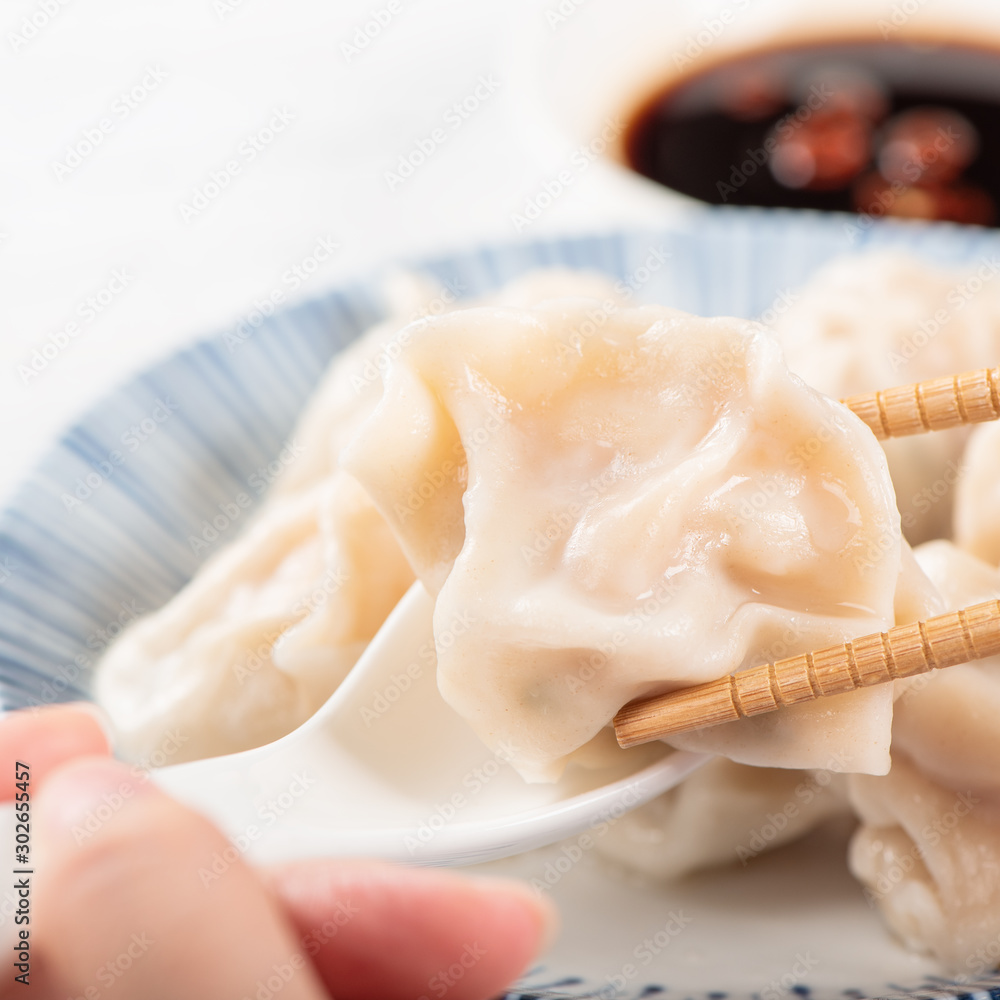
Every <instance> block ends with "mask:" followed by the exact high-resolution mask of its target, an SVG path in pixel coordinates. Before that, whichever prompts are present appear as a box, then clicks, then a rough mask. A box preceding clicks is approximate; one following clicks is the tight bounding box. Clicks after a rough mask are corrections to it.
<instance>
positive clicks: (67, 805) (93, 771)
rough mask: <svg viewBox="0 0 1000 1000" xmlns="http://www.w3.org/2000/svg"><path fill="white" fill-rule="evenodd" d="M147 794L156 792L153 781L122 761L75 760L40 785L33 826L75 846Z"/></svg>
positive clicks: (54, 838)
mask: <svg viewBox="0 0 1000 1000" xmlns="http://www.w3.org/2000/svg"><path fill="white" fill-rule="evenodd" d="M150 793H153V794H156V789H155V786H154V785H153V783H152V782H151V781H147V780H146V779H145V777H144V776H143V775H137V774H134V773H133V771H132V770H131V769H130V768H129V767H127V766H126V765H125V764H120V763H118V762H117V761H114V760H108V759H105V758H85V759H83V760H80V761H75V762H73V763H72V764H67V765H65V766H64V767H61V768H60V769H59V770H58V771H57V772H56V773H55V774H53V775H52V777H51V778H49V780H48V781H46V782H45V784H44V785H43V786H42V789H41V791H40V792H39V794H38V800H37V802H36V803H35V815H36V817H37V820H38V824H37V829H38V831H39V833H40V835H41V836H43V837H45V838H47V839H48V838H51V839H53V840H58V841H63V842H65V841H66V840H72V841H73V842H74V843H75V844H77V845H78V846H79V845H81V844H83V843H85V842H86V841H88V840H90V839H91V838H92V837H94V836H96V835H98V834H99V833H100V832H101V830H102V829H103V828H104V827H105V826H106V825H107V824H108V823H110V822H112V821H113V820H114V819H115V817H116V816H118V815H119V814H120V813H121V812H122V811H123V810H125V809H128V807H129V806H130V805H131V804H132V803H133V802H134V801H135V800H136V799H138V798H140V797H142V796H145V795H149V794H150Z"/></svg>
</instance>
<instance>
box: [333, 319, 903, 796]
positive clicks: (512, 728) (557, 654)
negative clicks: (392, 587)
mask: <svg viewBox="0 0 1000 1000" xmlns="http://www.w3.org/2000/svg"><path fill="white" fill-rule="evenodd" d="M343 464H344V467H345V468H346V469H347V470H348V471H350V472H351V473H353V474H354V475H355V476H356V477H357V478H358V480H359V481H360V482H361V483H362V485H363V486H364V487H365V488H366V489H367V490H368V491H369V493H370V494H371V496H372V497H373V499H374V501H375V503H376V505H377V506H378V507H379V509H380V510H381V511H382V513H383V515H384V516H385V517H386V519H387V520H388V521H389V523H390V524H391V525H392V527H393V529H394V530H395V531H396V532H397V534H398V536H399V538H400V540H401V543H402V546H403V549H404V551H405V552H406V554H407V557H408V559H409V560H410V562H411V564H412V565H413V567H414V569H415V570H416V572H417V574H418V576H419V577H420V578H421V579H422V580H423V581H424V583H425V584H426V585H427V586H428V588H429V589H430V590H431V591H432V593H434V594H436V595H437V602H436V607H435V636H436V644H437V650H438V682H439V687H440V690H441V692H442V695H443V696H444V698H445V699H446V701H448V702H449V704H451V705H452V707H453V708H455V709H456V711H458V712H459V714H460V715H462V716H463V717H464V718H465V719H466V720H467V721H468V722H469V723H470V724H471V725H472V727H473V729H474V730H475V731H476V732H477V733H478V734H479V736H480V738H482V739H483V740H484V742H486V743H487V744H488V745H489V746H491V747H493V748H496V747H498V746H499V745H500V743H501V742H504V743H505V745H509V746H513V747H515V748H516V753H515V755H514V760H513V763H514V764H515V766H516V767H517V768H518V769H519V770H520V772H521V773H522V774H523V775H524V776H526V777H527V778H529V779H530V780H552V779H554V778H556V777H557V776H558V775H559V773H560V771H561V769H562V767H563V764H564V762H565V759H566V757H567V755H568V754H570V753H571V752H572V751H573V750H574V749H576V748H577V747H580V746H581V745H583V744H585V743H586V742H587V741H589V740H591V739H592V738H594V737H595V736H596V735H597V734H598V733H599V732H600V730H601V729H602V728H603V727H605V726H606V725H608V723H609V722H610V720H611V718H612V717H613V716H614V714H615V712H616V711H617V709H618V708H619V707H621V705H623V704H624V703H625V702H627V701H629V700H631V699H633V698H636V697H640V696H644V695H649V694H653V693H656V692H659V691H663V690H668V689H672V688H676V687H679V686H687V685H690V684H694V683H699V682H701V681H706V680H710V679H713V678H715V677H718V676H721V675H723V674H725V673H728V672H730V671H732V670H735V669H738V668H739V667H741V666H744V665H747V664H748V663H749V662H751V661H754V660H755V658H759V657H763V658H768V652H769V651H770V650H772V649H775V648H778V647H780V648H782V650H783V651H784V654H783V655H791V654H793V653H796V652H801V651H804V650H808V649H815V648H819V647H822V646H825V645H829V644H832V643H836V642H841V641H843V640H844V639H847V638H851V637H856V636H859V635H863V634H865V633H868V632H872V631H877V630H880V629H882V628H884V627H886V626H887V625H889V624H891V622H892V615H893V597H894V591H895V585H896V579H897V576H898V573H899V567H900V552H901V548H900V545H901V542H900V532H899V515H898V512H897V511H896V509H895V502H894V496H893V491H892V486H891V483H890V481H889V477H888V471H887V468H886V464H885V458H884V455H883V453H882V451H881V449H880V447H879V445H878V443H877V441H876V440H875V438H874V436H873V435H872V434H871V432H870V431H869V430H868V428H867V427H865V426H864V425H863V424H862V423H861V422H860V421H859V420H858V419H857V418H856V417H854V415H853V414H851V413H850V412H849V411H848V410H847V409H846V408H844V407H842V406H841V405H840V404H838V403H836V402H834V401H833V400H830V399H827V398H826V397H823V396H821V395H820V394H819V393H817V392H815V391H814V390H812V389H810V388H808V387H807V386H805V385H804V384H803V383H802V382H801V381H800V380H799V379H797V378H795V377H794V376H792V375H791V374H790V373H789V372H788V370H787V369H786V368H785V366H784V364H783V362H782V359H781V353H780V350H779V348H778V346H777V344H776V342H775V341H774V340H773V338H772V337H771V336H770V335H769V334H767V333H766V332H765V331H764V330H763V328H761V327H759V326H757V325H756V324H751V323H747V322H745V321H742V320H733V319H712V320H706V319H699V318H697V317H694V316H689V315H687V314H684V313H681V312H678V311H676V310H671V309H666V308H661V307H652V306H650V307H642V308H633V309H624V308H623V309H611V310H608V309H606V308H605V307H604V306H602V304H600V303H596V302H589V303H588V302H580V301H572V302H562V303H559V302H553V303H549V304H547V305H546V306H544V307H539V308H535V309H532V310H511V309H501V308H480V309H475V310H465V311H463V312H462V313H456V314H452V315H448V316H442V317H440V318H437V319H433V320H426V321H422V322H420V323H418V324H416V325H415V326H414V327H413V329H412V331H411V336H410V337H409V340H408V343H407V345H406V347H405V349H404V350H403V351H402V352H401V353H400V355H399V357H398V358H397V359H395V360H394V361H393V362H392V364H391V365H390V366H389V369H388V372H387V375H386V379H385V394H384V396H383V398H382V401H381V402H380V403H379V405H378V407H377V409H376V410H375V412H374V413H373V415H372V417H371V418H370V419H369V420H368V421H367V422H366V423H365V425H364V426H363V427H362V429H361V431H360V432H359V434H358V437H357V438H356V439H355V440H354V441H353V442H352V443H351V444H350V445H349V446H348V448H347V450H346V451H345V453H344V457H343ZM890 718H891V692H889V691H888V690H886V689H884V688H870V689H867V690H864V691H859V692H854V693H851V694H849V695H842V696H839V697H838V698H836V699H828V700H825V701H824V703H823V704H822V705H820V706H817V705H815V704H813V705H801V706H796V707H794V708H792V709H790V710H787V711H783V712H781V713H776V714H774V715H770V716H762V717H759V718H756V719H750V720H740V721H739V722H736V723H729V724H726V725H724V726H717V727H715V728H713V729H711V730H705V731H702V732H699V733H692V734H684V735H683V736H678V737H676V738H675V739H672V740H671V742H673V743H675V744H676V745H679V746H680V745H683V746H689V747H695V748H697V749H704V750H710V751H715V752H720V753H723V754H725V755H726V756H728V757H731V758H732V759H733V760H738V761H741V762H743V763H750V764H757V765H773V766H786V767H820V768H822V767H826V766H827V763H828V761H829V760H830V759H831V758H832V757H833V756H834V755H836V754H843V755H844V757H845V759H846V761H847V763H846V765H845V769H847V770H860V771H868V772H874V773H884V772H885V770H886V769H887V767H888V737H889V727H890Z"/></svg>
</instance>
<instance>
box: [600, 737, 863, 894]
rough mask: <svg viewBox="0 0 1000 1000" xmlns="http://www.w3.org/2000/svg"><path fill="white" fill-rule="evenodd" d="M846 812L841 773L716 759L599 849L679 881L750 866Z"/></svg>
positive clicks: (619, 825) (637, 812)
mask: <svg viewBox="0 0 1000 1000" xmlns="http://www.w3.org/2000/svg"><path fill="white" fill-rule="evenodd" d="M831 763H832V764H835V765H836V764H839V763H840V762H839V761H832V762H831ZM847 811H848V806H847V788H846V784H845V778H844V775H842V774H838V773H837V771H836V770H811V771H796V770H788V769H786V768H778V767H747V766H746V765H745V764H734V763H733V762H732V761H731V760H727V759H726V758H725V757H716V758H715V759H714V760H711V761H709V762H708V763H707V764H705V765H703V766H702V767H700V768H699V769H698V770H697V771H695V772H694V774H692V775H690V776H689V777H687V778H685V779H684V781H683V782H681V784H680V785H678V786H677V787H676V788H672V789H671V790H670V791H669V792H666V793H665V794H663V795H659V796H657V797H656V798H655V799H653V800H652V801H650V802H647V803H646V804H645V805H642V806H639V808H638V809H633V810H632V811H631V812H629V813H626V814H625V815H624V816H622V817H621V818H620V819H618V820H617V821H616V822H615V823H614V825H613V826H609V828H608V830H607V832H606V833H605V834H604V836H603V837H601V838H600V839H599V840H595V844H596V845H597V847H598V849H599V850H600V852H601V853H602V854H604V855H605V856H606V857H609V858H612V859H613V860H614V861H617V862H618V863H619V864H621V865H624V866H625V867H626V868H630V869H632V870H633V871H636V872H639V873H640V874H642V875H647V876H650V877H652V878H657V879H674V878H680V877H681V876H684V875H688V874H690V873H691V872H695V871H699V870H700V869H702V868H710V867H713V866H716V865H728V864H734V863H739V864H743V865H746V864H748V863H749V862H750V861H751V860H752V859H753V858H756V857H757V856H758V855H760V854H763V853H764V852H765V851H770V850H773V849H774V848H776V847H780V846H782V845H783V844H787V843H789V842H790V841H793V840H796V839H798V838H799V837H801V836H803V835H804V834H805V833H807V832H808V831H809V830H812V829H813V828H814V827H816V826H817V825H819V824H820V823H822V822H823V821H824V820H826V819H829V818H830V817H831V816H836V815H840V814H844V813H846V812H847Z"/></svg>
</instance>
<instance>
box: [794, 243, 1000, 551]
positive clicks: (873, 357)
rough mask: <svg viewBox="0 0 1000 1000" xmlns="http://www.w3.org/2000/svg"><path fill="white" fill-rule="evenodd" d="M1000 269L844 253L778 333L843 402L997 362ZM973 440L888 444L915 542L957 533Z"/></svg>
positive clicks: (813, 380) (813, 378)
mask: <svg viewBox="0 0 1000 1000" xmlns="http://www.w3.org/2000/svg"><path fill="white" fill-rule="evenodd" d="M984 269H985V270H984ZM996 273H997V270H996V268H993V267H992V266H990V265H983V267H980V269H979V271H978V272H969V271H960V270H954V269H947V268H942V267H940V266H931V265H929V264H926V263H923V262H921V261H919V260H917V259H915V258H912V257H908V256H905V255H903V254H899V253H890V252H885V251H883V252H879V253H868V254H854V255H850V256H845V257H840V258H837V259H835V260H834V261H832V262H831V263H829V264H828V265H826V266H825V267H823V268H821V269H820V270H819V271H818V272H817V273H816V274H815V275H814V276H813V277H812V279H811V280H810V281H809V282H808V283H807V284H806V285H805V286H804V287H803V288H802V289H801V290H800V291H799V292H797V293H796V294H795V295H794V296H792V304H791V305H790V306H789V307H788V308H786V309H785V310H784V311H783V312H782V313H780V314H779V315H778V316H777V319H776V320H775V322H774V329H775V332H776V333H777V334H778V337H779V339H780V340H781V343H782V346H783V347H784V350H785V357H786V359H787V361H788V367H789V368H791V369H792V371H794V372H795V373H796V374H798V375H801V376H802V378H804V379H805V380H806V381H807V382H808V383H809V384H810V385H813V386H815V387H816V388H817V389H819V390H820V391H821V392H825V393H827V394H829V395H831V396H833V397H834V398H838V399H842V398H844V397H846V396H851V395H854V394H856V393H861V392H870V391H872V390H876V389H886V388H889V387H891V386H895V385H904V384H906V383H909V382H918V381H921V380H922V379H929V378H938V377H940V376H943V375H953V374H958V373H959V372H963V371H968V370H971V369H974V368H983V367H987V366H990V365H995V364H996V363H997V358H998V356H1000V282H997V283H996V287H994V285H993V284H991V282H992V280H993V278H994V277H995V276H996ZM984 275H985V276H984ZM967 437H968V431H967V430H966V429H965V428H953V429H951V430H947V431H936V432H934V433H933V434H923V435H917V436H915V437H911V438H899V439H895V440H890V441H886V442H884V447H885V451H886V455H887V456H888V459H889V469H890V471H891V473H892V478H893V482H894V483H895V484H896V494H897V498H898V504H899V510H900V513H901V514H902V524H903V530H904V532H905V534H906V536H907V538H909V540H910V541H911V542H913V543H914V544H916V543H917V542H921V541H926V540H928V539H931V538H938V537H943V536H945V535H947V534H948V532H949V529H950V524H951V511H952V503H953V491H954V486H955V482H956V480H957V478H958V470H959V458H960V456H961V452H962V448H963V446H964V444H965V441H966V439H967Z"/></svg>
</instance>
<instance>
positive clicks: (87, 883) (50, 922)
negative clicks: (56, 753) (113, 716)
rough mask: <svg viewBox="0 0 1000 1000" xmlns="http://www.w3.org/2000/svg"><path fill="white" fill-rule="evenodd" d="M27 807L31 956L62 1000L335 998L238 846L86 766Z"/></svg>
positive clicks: (119, 772)
mask: <svg viewBox="0 0 1000 1000" xmlns="http://www.w3.org/2000/svg"><path fill="white" fill-rule="evenodd" d="M32 805H33V814H34V831H35V837H36V841H37V852H36V857H37V864H36V865H35V875H34V876H33V877H34V879H35V883H36V885H35V888H36V896H35V900H34V904H33V922H32V926H33V933H32V950H33V954H34V956H35V957H36V958H38V959H39V960H40V964H41V966H42V968H43V970H44V975H45V980H46V982H47V983H48V982H49V981H50V980H51V982H52V984H53V986H54V987H55V989H56V990H57V991H58V993H57V995H60V996H74V997H79V996H83V997H90V996H103V995H104V994H105V992H106V991H107V990H108V989H111V988H112V987H114V995H115V998H116V1000H158V998H164V1000H168V998H170V1000H174V998H176V997H181V996H182V997H185V998H190V1000H200V998H205V1000H219V998H222V997H225V998H227V1000H228V998H233V1000H239V998H247V1000H253V998H254V997H256V996H258V995H260V996H272V995H273V994H274V993H276V992H278V991H279V990H280V993H281V1000H320V998H324V997H326V996H327V994H326V992H325V990H324V989H323V987H322V986H321V985H320V983H319V981H318V979H317V977H316V974H315V972H314V970H313V967H312V965H311V963H310V962H309V961H308V960H307V959H306V957H305V956H303V955H302V953H301V951H300V949H299V947H298V945H297V944H296V941H295V937H294V935H293V933H292V931H291V930H290V928H289V926H288V924H287V922H286V919H285V917H284V915H283V913H282V912H281V910H280V906H279V904H278V903H277V902H276V901H275V900H274V899H273V897H272V896H271V895H270V894H269V893H268V891H267V890H266V889H265V887H264V886H263V885H262V884H261V882H260V881H259V879H257V878H256V876H255V875H254V873H253V872H252V871H251V869H250V868H249V867H248V866H247V865H245V864H244V863H243V861H242V860H241V858H240V857H239V855H238V853H237V852H236V850H235V848H233V847H232V845H231V844H230V843H229V842H228V841H227V840H226V839H225V837H224V836H223V835H222V834H221V833H220V832H219V831H218V830H217V829H215V827H213V826H212V824H211V823H209V822H208V820H207V819H205V818H204V817H202V816H200V815H199V814H198V813H196V812H193V811H192V810H190V809H187V808H186V807H184V806H182V805H180V804H179V803H177V802H175V801H173V800H172V799H170V798H169V797H168V796H167V795H165V794H164V793H163V792H161V791H160V790H159V789H158V788H157V787H156V786H155V785H154V784H153V783H152V782H151V781H149V780H147V779H146V778H145V777H144V776H139V777H137V776H135V775H134V774H133V773H132V772H131V771H130V769H129V768H128V767H126V766H124V765H122V764H119V763H116V762H115V761H111V760H100V759H95V758H85V759H82V760H78V761H75V762H73V763H71V764H69V765H66V766H64V767H62V768H61V769H59V770H58V771H56V772H55V773H54V774H53V775H52V776H51V777H50V778H49V780H48V781H47V782H46V783H45V784H44V785H43V786H42V788H41V790H40V791H39V793H38V795H37V797H36V801H35V802H34V803H33V804H32ZM88 990H90V991H91V992H87V991H88Z"/></svg>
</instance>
